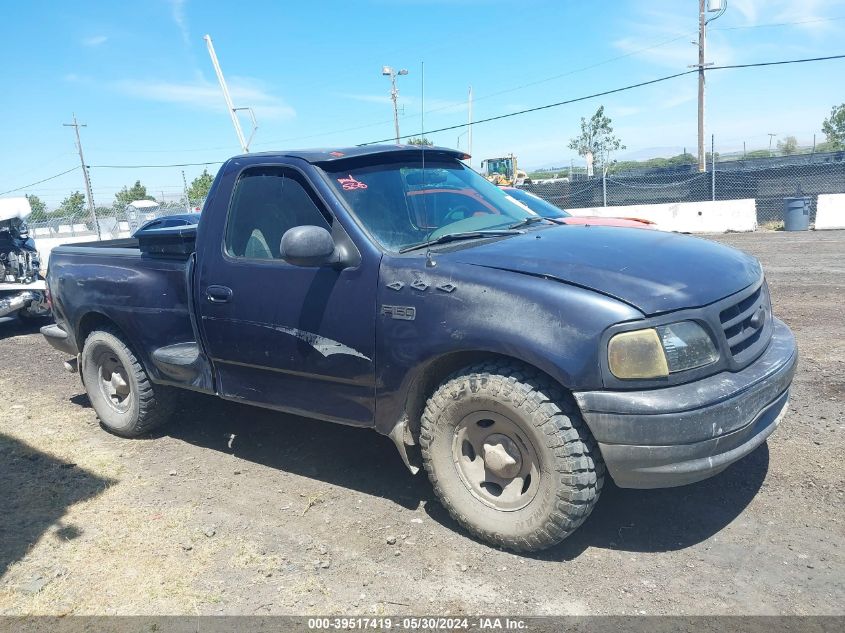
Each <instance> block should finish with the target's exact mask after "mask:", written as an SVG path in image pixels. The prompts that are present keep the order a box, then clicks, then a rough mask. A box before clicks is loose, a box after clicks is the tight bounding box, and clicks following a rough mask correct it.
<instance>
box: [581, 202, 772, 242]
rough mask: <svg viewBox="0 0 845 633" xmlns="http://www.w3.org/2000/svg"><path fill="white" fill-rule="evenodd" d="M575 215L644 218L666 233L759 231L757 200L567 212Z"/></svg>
mask: <svg viewBox="0 0 845 633" xmlns="http://www.w3.org/2000/svg"><path fill="white" fill-rule="evenodd" d="M567 211H568V212H569V213H571V214H572V215H579V216H590V215H594V216H599V217H603V218H642V219H644V220H651V221H652V222H655V223H656V224H657V228H659V229H661V230H663V231H678V232H680V233H727V232H728V231H737V232H746V231H754V230H756V229H757V206H756V201H755V200H754V199H753V198H747V199H744V200H717V201H715V202H712V201H707V202H678V203H669V204H635V205H624V206H613V207H589V208H582V209H567Z"/></svg>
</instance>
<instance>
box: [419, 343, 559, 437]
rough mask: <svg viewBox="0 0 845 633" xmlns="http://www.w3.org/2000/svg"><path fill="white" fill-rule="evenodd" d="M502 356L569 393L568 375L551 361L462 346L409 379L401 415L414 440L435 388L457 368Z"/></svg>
mask: <svg viewBox="0 0 845 633" xmlns="http://www.w3.org/2000/svg"><path fill="white" fill-rule="evenodd" d="M493 360H505V361H509V362H512V363H516V364H520V365H524V366H526V367H528V368H530V369H533V370H535V371H538V372H540V373H541V374H543V375H545V376H546V377H547V378H548V379H549V380H551V381H552V382H553V383H554V384H556V385H558V386H559V387H561V388H562V389H563V390H564V391H565V392H566V393H571V387H570V386H569V384H568V383H569V380H567V378H568V376H567V375H566V374H565V373H563V372H562V371H561V370H560V369H559V368H558V367H555V366H554V365H551V364H550V363H545V362H537V361H536V360H533V361H532V360H526V359H525V358H520V357H519V356H514V355H511V354H505V353H502V352H498V351H485V350H462V351H455V352H449V353H446V354H443V355H441V356H438V357H436V358H433V359H431V360H430V361H428V362H427V363H425V364H424V365H423V366H422V367H420V368H419V369H418V370H417V372H416V373H415V374H414V376H413V378H412V379H411V381H410V383H409V385H408V388H407V393H406V397H405V408H404V414H405V415H404V418H405V419H406V420H407V424H408V428H409V430H410V432H411V434H412V437H413V438H414V440H415V441H416V439H417V438H418V437H419V430H420V418H421V416H422V412H423V409H424V408H425V403H426V401H427V400H428V399H429V398H430V397H431V396H432V395H433V394H434V392H435V391H436V390H437V388H438V387H439V386H440V385H441V384H442V383H443V382H444V381H445V380H446V379H447V378H448V377H449V376H450V375H452V374H454V373H455V372H456V371H458V370H460V369H462V368H464V367H468V366H470V365H474V364H476V363H479V362H483V361H493Z"/></svg>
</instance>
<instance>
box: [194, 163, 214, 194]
mask: <svg viewBox="0 0 845 633" xmlns="http://www.w3.org/2000/svg"><path fill="white" fill-rule="evenodd" d="M212 182H214V176H212V175H211V174H209V173H208V170H207V169H203V170H202V173H201V174H200V175H199V176H197V177H196V178H194V180H193V182H191V186H190V187H188V198H189V199H190V200H191V202H199V201H200V200H205V198H206V196H208V190H209V189H211V183H212Z"/></svg>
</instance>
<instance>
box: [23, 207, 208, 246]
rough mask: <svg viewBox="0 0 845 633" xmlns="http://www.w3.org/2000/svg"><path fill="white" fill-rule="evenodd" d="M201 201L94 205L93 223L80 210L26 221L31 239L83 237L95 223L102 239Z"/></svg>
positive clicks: (188, 210) (187, 209)
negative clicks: (114, 205)
mask: <svg viewBox="0 0 845 633" xmlns="http://www.w3.org/2000/svg"><path fill="white" fill-rule="evenodd" d="M203 202H204V201H203V200H192V201H190V202H189V203H188V204H186V203H185V202H184V201H182V202H161V203H157V204H156V205H155V206H151V207H147V208H141V209H134V208H130V207H128V206H127V207H126V208H123V209H120V208H114V207H98V208H97V209H96V213H97V223H96V225H95V223H94V218H92V217H91V215H90V213H89V212H88V211H87V210H85V211H83V212H81V213H78V214H74V215H67V216H58V217H56V216H53V217H50V218H48V219H44V220H30V221H28V222H27V225H28V226H29V231H30V235H32V237H33V238H35V239H38V238H49V237H85V236H90V235H96V234H97V225H99V229H100V236H101V237H102V239H104V240H108V239H116V238H119V237H128V236H129V235H131V234H132V233H133V232H134V231H135V230H136V229H138V227H140V226H141V225H143V224H145V223H147V222H149V221H151V220H154V219H156V218H160V217H162V216H166V215H176V214H181V213H196V212H197V211H199V210H200V209H201V208H202V205H203Z"/></svg>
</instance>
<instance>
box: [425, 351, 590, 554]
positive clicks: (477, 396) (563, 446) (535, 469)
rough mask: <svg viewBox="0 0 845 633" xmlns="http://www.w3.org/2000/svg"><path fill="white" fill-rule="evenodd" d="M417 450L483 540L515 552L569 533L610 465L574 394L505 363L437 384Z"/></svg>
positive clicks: (459, 517)
mask: <svg viewBox="0 0 845 633" xmlns="http://www.w3.org/2000/svg"><path fill="white" fill-rule="evenodd" d="M488 432H489V434H487V435H485V434H486V433H488ZM503 436H504V437H505V438H509V439H501V438H502V437H503ZM479 438H485V439H484V440H483V444H482V448H481V450H479V449H478V442H479V441H480V439H479ZM468 444H469V446H468ZM420 448H421V450H422V457H423V463H424V465H425V469H426V471H427V472H428V476H429V479H430V480H431V483H432V486H433V487H434V492H435V493H436V494H437V496H438V498H439V499H440V501H441V502H442V503H443V505H444V506H445V508H446V509H447V510H448V511H449V514H451V515H452V517H453V518H454V519H455V520H456V521H457V522H458V523H460V524H461V525H462V526H463V527H465V528H466V529H467V530H469V531H470V532H471V533H472V534H474V535H475V536H477V537H478V538H480V539H482V540H484V541H487V542H488V543H491V544H494V545H498V546H501V547H505V548H508V549H512V550H517V551H535V550H540V549H544V548H547V547H550V546H552V545H555V544H556V543H559V542H560V541H562V540H563V539H565V538H566V537H567V536H569V535H570V534H572V532H573V531H575V530H576V529H577V528H578V527H579V526H580V525H581V524H582V523H583V522H584V521H585V520H586V518H587V517H588V516H589V514H590V512H591V511H592V509H593V507H594V506H595V504H596V502H597V501H598V498H599V494H600V492H601V488H602V485H603V483H604V472H605V468H604V462H603V461H602V458H601V454H600V453H599V450H598V447H597V446H596V443H595V440H594V439H593V437H592V435H590V432H589V430H588V429H587V427H586V425H585V424H584V422H583V420H582V418H581V415H580V412H579V411H578V408H577V405H576V404H575V402H574V401H573V399H572V397H571V396H570V395H569V394H568V393H566V392H565V391H564V390H563V389H561V388H560V387H558V386H557V385H556V384H555V383H553V381H551V380H550V379H549V378H547V377H546V376H545V375H543V374H542V373H540V372H538V371H536V370H533V369H531V368H528V367H525V366H523V365H520V364H517V363H514V362H509V361H491V362H487V363H481V364H478V365H473V366H470V367H468V368H466V369H464V370H461V371H460V372H458V373H457V374H454V375H453V376H451V377H450V378H449V379H448V380H447V381H446V382H444V383H443V384H442V385H440V387H439V388H438V389H437V391H435V393H434V394H433V395H432V396H431V398H429V400H428V402H427V403H426V407H425V410H424V412H423V415H422V420H421V425H420ZM497 452H498V455H499V456H498V457H497V455H496V453H497ZM480 453H483V455H482V454H480ZM502 455H504V456H505V459H504V460H503V459H502V457H501V456H502ZM479 457H481V464H480V465H479V464H478V463H477V462H476V460H477V459H478V458H479ZM491 460H492V461H491ZM497 460H498V461H497ZM534 460H536V462H537V463H536V465H535V466H532V467H531V468H530V469H527V470H526V463H527V462H530V461H534ZM511 461H513V462H514V464H511V463H510V462H511ZM491 463H492V466H491ZM517 464H518V467H519V468H520V470H519V474H518V475H514V476H512V477H511V478H510V479H508V477H507V476H508V475H511V473H512V472H514V470H513V469H515V468H517ZM497 468H498V470H496V469H497ZM508 469H510V470H508ZM473 474H475V477H476V478H475V479H473V478H472V475H473ZM500 475H501V477H500ZM532 475H533V477H536V479H537V481H534V480H533V477H532ZM479 477H481V478H483V481H481V482H478V481H477V479H478V478H479ZM508 482H510V483H508ZM497 491H498V492H497ZM506 493H507V495H506Z"/></svg>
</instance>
